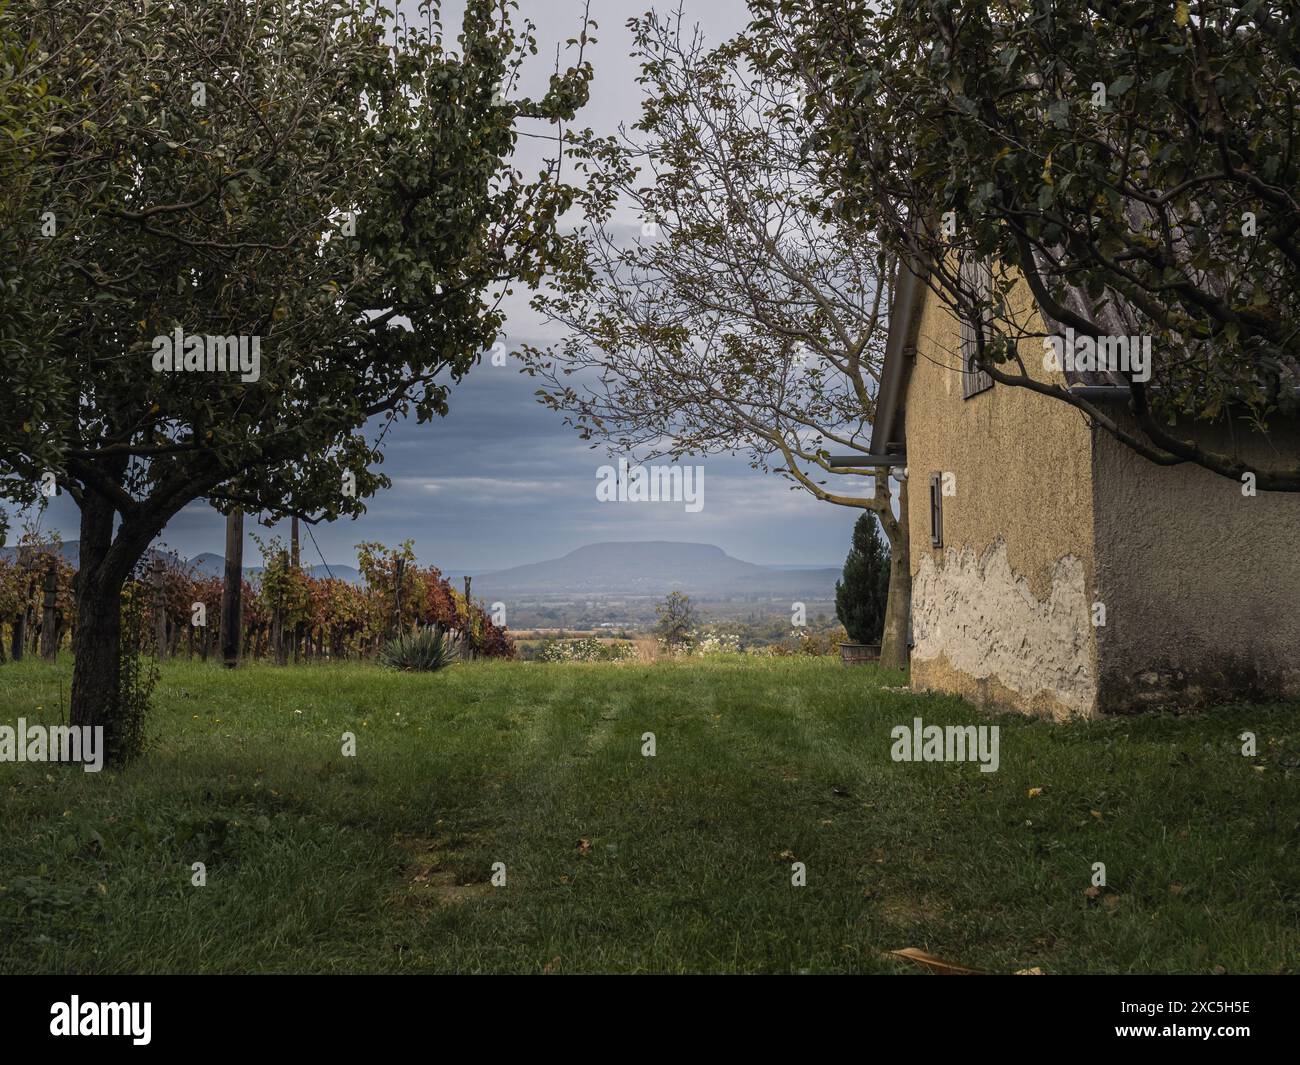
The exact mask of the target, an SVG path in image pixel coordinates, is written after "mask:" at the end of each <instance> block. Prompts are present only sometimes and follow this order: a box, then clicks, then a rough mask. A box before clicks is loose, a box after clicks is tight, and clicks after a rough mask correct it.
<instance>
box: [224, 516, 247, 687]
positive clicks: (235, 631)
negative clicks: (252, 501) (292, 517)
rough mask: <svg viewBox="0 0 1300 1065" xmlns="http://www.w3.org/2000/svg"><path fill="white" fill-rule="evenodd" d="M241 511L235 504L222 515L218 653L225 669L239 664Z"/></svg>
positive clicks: (242, 563)
mask: <svg viewBox="0 0 1300 1065" xmlns="http://www.w3.org/2000/svg"><path fill="white" fill-rule="evenodd" d="M243 579H244V512H243V511H242V510H240V509H238V508H236V509H234V510H232V511H231V512H230V513H229V514H227V515H226V575H225V585H224V586H223V587H222V589H221V655H222V658H223V659H224V660H225V664H226V668H227V669H236V668H238V666H239V649H240V646H239V645H240V643H241V640H242V636H243V630H244V623H243V622H244V619H243V591H244V588H243Z"/></svg>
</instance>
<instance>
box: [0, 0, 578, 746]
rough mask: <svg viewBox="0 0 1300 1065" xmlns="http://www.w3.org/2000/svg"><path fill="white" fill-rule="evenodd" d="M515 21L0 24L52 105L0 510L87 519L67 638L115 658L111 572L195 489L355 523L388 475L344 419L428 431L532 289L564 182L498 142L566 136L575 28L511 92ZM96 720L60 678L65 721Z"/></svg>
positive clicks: (471, 13)
mask: <svg viewBox="0 0 1300 1065" xmlns="http://www.w3.org/2000/svg"><path fill="white" fill-rule="evenodd" d="M514 6H515V5H514V4H512V3H510V2H509V0H470V2H469V3H468V4H467V5H466V9H465V14H464V18H463V21H462V24H461V27H460V32H459V35H458V36H456V37H455V38H454V40H452V39H450V38H449V36H448V35H447V34H446V33H445V32H444V30H443V27H442V25H441V21H440V14H439V7H438V5H437V4H436V3H433V4H426V5H422V7H421V10H420V13H419V20H418V22H407V21H405V20H400V19H395V18H394V17H393V15H392V14H391V13H390V12H387V11H385V10H384V9H383V8H379V7H374V6H367V5H361V4H359V3H353V2H344V0H269V2H267V3H259V4H233V5H232V4H228V3H224V2H222V3H218V2H216V0H194V2H187V3H168V2H161V3H154V4H150V5H139V4H135V3H128V2H125V0H107V2H103V0H95V2H94V3H91V2H89V0H67V2H61V3H59V4H55V5H51V4H46V3H42V2H40V0H13V2H12V3H11V4H10V5H9V9H8V10H9V12H10V14H11V16H12V17H11V18H10V20H9V21H8V22H7V23H5V26H6V30H7V32H8V33H9V34H11V35H15V34H18V35H19V36H18V37H17V45H16V46H15V44H14V38H13V36H11V37H10V40H9V43H8V44H7V45H6V48H7V49H8V50H9V51H19V52H21V54H22V55H24V56H25V57H26V58H25V61H24V65H23V68H22V70H21V80H22V82H23V83H24V84H25V85H26V86H28V88H29V90H30V92H31V93H32V95H33V96H35V97H37V98H45V97H49V98H52V99H54V100H56V101H57V103H56V104H55V105H54V106H52V107H50V108H47V109H45V111H44V112H43V118H44V121H43V123H42V124H41V125H39V127H37V128H36V129H35V130H34V131H33V132H32V133H31V135H30V137H29V138H28V141H29V143H30V145H31V149H30V151H29V152H28V156H27V157H26V159H18V160H17V161H16V165H20V167H21V168H22V170H23V175H24V177H25V179H26V181H25V184H24V185H23V187H22V189H21V201H22V202H20V203H12V202H10V201H9V200H6V204H5V206H6V212H7V214H8V216H9V217H10V218H12V219H13V220H14V222H15V228H14V231H12V232H8V236H7V237H6V241H7V243H9V245H10V246H9V247H8V248H7V249H6V251H7V252H14V253H15V254H16V255H17V256H18V257H19V258H20V259H23V260H24V261H25V262H26V263H27V264H29V265H28V266H27V267H26V274H27V276H25V277H23V278H21V279H20V282H19V283H17V284H7V285H6V288H5V290H4V299H5V305H4V307H3V308H0V309H2V310H3V311H4V314H3V315H0V317H3V318H4V319H5V320H6V321H8V320H9V315H10V313H14V314H15V315H16V316H17V320H20V321H23V322H24V324H23V326H22V327H21V328H6V329H5V331H4V332H3V334H0V343H3V346H4V347H3V357H4V363H5V382H6V388H5V389H4V390H3V392H2V393H0V493H3V494H4V495H8V496H10V497H19V498H30V497H31V493H32V488H31V486H32V485H33V484H34V483H38V482H40V480H41V479H42V477H43V475H45V474H47V473H52V474H53V475H54V478H55V479H56V480H57V483H58V485H59V486H60V489H61V490H62V491H66V492H68V493H70V494H71V495H72V497H73V498H74V499H75V501H76V502H77V504H78V506H79V507H80V509H81V560H82V565H81V571H80V573H79V576H78V581H79V583H80V585H81V587H80V588H79V592H80V595H79V611H80V617H79V624H78V633H79V639H80V638H81V637H84V638H85V642H86V643H87V647H89V646H90V645H95V646H100V647H101V649H103V648H107V647H108V646H110V645H113V646H114V653H115V643H116V629H115V626H116V623H117V622H116V620H115V619H116V615H115V610H116V606H115V603H116V594H117V590H118V589H120V586H121V582H122V581H123V580H124V579H125V577H126V576H127V574H128V573H129V572H130V570H131V568H132V566H133V565H134V564H135V563H136V561H137V560H138V559H139V558H140V556H141V554H142V553H143V551H144V550H145V548H146V547H147V545H148V543H149V542H150V541H151V540H152V539H153V538H154V537H155V536H156V535H157V534H158V533H159V532H160V531H161V529H162V528H163V527H164V525H165V524H166V523H167V521H168V520H169V519H170V518H171V517H172V516H173V515H175V514H176V513H177V512H178V511H179V510H180V509H181V508H182V507H183V506H185V505H186V504H187V503H189V502H191V501H192V500H195V499H199V498H206V499H209V500H211V501H212V502H213V503H214V504H215V505H217V506H218V507H219V508H229V507H233V506H243V507H246V508H250V509H256V510H260V511H263V512H265V513H266V514H267V516H268V517H269V518H275V517H279V516H283V515H286V514H301V515H303V516H305V517H307V518H308V519H309V520H315V519H321V518H325V519H328V518H333V517H336V516H339V515H343V514H356V513H358V512H359V511H360V510H361V509H362V508H363V505H364V504H363V500H364V499H365V497H366V496H368V495H370V494H372V493H373V492H374V491H375V490H376V489H377V488H379V487H381V486H382V485H384V484H385V483H386V480H385V478H383V477H382V475H381V474H379V473H378V471H376V470H375V469H374V468H373V467H374V465H375V464H376V463H378V462H379V461H380V459H381V457H382V454H381V450H380V447H379V441H378V440H376V439H375V438H374V434H373V433H372V434H370V435H367V423H368V422H370V420H371V419H373V418H376V417H385V418H393V417H398V416H403V415H408V414H414V415H415V417H417V418H418V419H419V420H426V419H428V418H431V417H432V416H434V415H436V414H442V413H445V411H446V409H447V395H448V389H449V386H450V385H451V384H452V383H454V382H455V381H456V380H457V379H459V378H460V377H461V376H462V375H463V374H464V373H465V372H466V371H467V370H469V368H470V367H471V366H472V365H473V364H474V363H475V361H476V360H477V359H478V358H479V357H480V353H481V352H482V351H483V350H485V349H486V348H489V347H490V346H491V344H492V342H493V341H494V339H495V337H496V335H497V334H498V332H499V330H500V327H501V324H502V321H503V314H502V310H501V299H502V297H503V296H504V295H505V293H506V292H507V291H508V290H509V287H510V285H511V284H513V283H516V282H522V283H524V284H528V285H536V284H537V282H538V280H539V279H540V278H541V276H542V275H543V273H544V272H545V270H546V268H547V264H548V262H549V261H550V260H551V259H552V257H553V256H554V255H555V253H556V251H557V249H558V244H557V241H558V237H557V233H556V220H557V219H558V218H559V216H560V215H561V214H562V213H563V212H564V211H565V210H566V209H567V208H568V206H569V205H570V204H571V203H572V201H573V197H574V190H573V189H572V188H571V187H569V186H568V185H566V184H565V183H564V182H563V181H561V180H560V178H559V176H558V164H554V165H552V166H550V167H548V168H547V169H545V170H544V171H543V172H541V173H540V174H538V175H536V176H535V177H526V176H525V175H524V174H522V173H521V172H520V171H519V170H518V169H516V168H515V167H514V166H513V165H512V164H511V162H510V156H511V153H512V150H513V148H514V145H515V142H516V138H517V136H518V130H517V125H516V124H517V121H518V120H519V119H521V118H534V119H540V120H542V121H546V122H552V123H558V122H561V121H564V120H568V119H571V118H573V116H574V114H575V112H576V110H577V109H578V108H579V107H580V106H581V105H582V104H583V102H584V101H585V99H586V94H587V86H588V82H589V80H590V77H591V71H590V67H589V66H588V64H587V63H586V62H585V60H583V59H582V55H581V53H582V48H583V46H584V45H585V43H586V41H587V40H588V36H587V34H588V30H589V28H590V26H591V25H592V24H590V23H584V25H583V27H582V32H581V34H580V36H579V37H578V38H576V39H575V44H576V46H577V50H578V55H577V59H576V62H575V64H574V65H573V66H571V67H569V68H568V69H567V70H559V69H557V71H556V73H555V75H554V76H553V77H552V78H551V82H550V87H549V91H548V92H547V93H546V94H545V96H544V97H542V98H541V99H538V100H529V99H519V98H517V94H516V89H515V82H516V80H517V77H518V74H519V69H520V64H521V63H522V62H523V58H524V57H525V56H526V55H528V54H530V53H531V52H533V51H535V47H536V46H535V41H534V38H533V35H532V30H531V27H530V26H528V25H525V26H524V27H523V28H522V30H517V29H516V28H515V27H514V26H513V24H512V21H511V17H510V15H511V9H512V8H513V7H514ZM20 27H21V30H20V29H19V28H20ZM6 165H10V164H9V163H6ZM8 257H9V256H8V255H6V259H8ZM30 264H35V265H34V266H32V265H30ZM37 268H39V269H37ZM227 343H234V345H235V346H234V347H233V348H227V347H225V345H226V344H227ZM172 347H174V348H175V351H174V355H175V357H176V358H175V368H172V367H173V363H172V361H171V360H170V359H168V358H166V357H164V355H165V354H168V353H169V352H164V351H162V350H161V349H168V348H172ZM214 349H215V358H214ZM233 351H238V352H239V353H240V354H241V355H243V356H244V362H243V363H241V365H240V366H239V368H238V370H233V369H231V368H229V367H228V368H227V369H225V370H222V369H221V368H220V366H221V361H220V360H221V359H222V357H223V356H224V355H227V354H229V353H230V352H233ZM254 352H256V353H257V359H256V360H255V365H254V359H253V353H254ZM182 353H183V354H182ZM214 365H215V367H216V368H215V369H214ZM92 604H98V606H94V605H92ZM109 604H113V605H112V606H110V605H109ZM96 610H98V611H100V612H101V614H102V616H99V617H96V616H95V615H94V613H93V612H94V611H96ZM88 611H90V612H91V613H88ZM110 615H112V617H110ZM101 630H102V631H101ZM101 637H102V639H101ZM102 653H103V654H104V655H105V658H104V660H103V661H101V662H99V663H98V666H100V667H102V669H103V670H106V671H108V678H107V679H108V680H109V681H110V683H109V684H108V685H107V687H108V689H109V690H110V692H111V688H112V684H111V680H112V677H113V676H115V673H114V672H113V670H114V669H115V666H114V665H113V661H111V660H110V656H109V654H108V652H107V650H102ZM114 661H115V660H114ZM89 664H90V663H89V660H88V659H86V658H84V656H83V653H82V649H81V647H80V644H79V648H78V672H79V673H83V674H84V672H85V669H84V668H83V667H86V666H88V665H89ZM104 679H105V678H104V677H100V678H99V679H98V680H97V681H96V682H95V683H96V686H97V689H98V688H103V687H104ZM110 702H111V694H110V695H109V696H104V695H102V694H100V693H99V692H98V691H96V692H94V693H92V692H90V691H87V690H86V689H85V688H84V687H83V686H82V683H79V682H78V681H76V680H74V692H73V713H74V720H78V721H79V722H80V723H84V724H92V723H99V721H98V719H99V718H101V717H103V716H104V715H105V714H110V713H111V710H110V709H109V703H110Z"/></svg>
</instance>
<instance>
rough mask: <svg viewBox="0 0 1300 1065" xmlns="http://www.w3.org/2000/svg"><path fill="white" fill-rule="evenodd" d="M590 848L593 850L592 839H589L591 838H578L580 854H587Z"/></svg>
mask: <svg viewBox="0 0 1300 1065" xmlns="http://www.w3.org/2000/svg"><path fill="white" fill-rule="evenodd" d="M589 850H591V840H589V839H580V840H578V853H579V854H586V853H587V852H588V851H589Z"/></svg>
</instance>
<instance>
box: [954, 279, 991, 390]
mask: <svg viewBox="0 0 1300 1065" xmlns="http://www.w3.org/2000/svg"><path fill="white" fill-rule="evenodd" d="M961 283H962V288H963V289H965V290H967V291H970V292H973V293H975V295H976V297H977V298H978V299H979V300H981V301H987V300H988V299H989V297H990V295H991V294H992V292H993V268H992V266H990V264H989V261H988V260H987V259H972V260H969V261H967V262H963V263H962V266H961ZM982 313H983V315H984V318H983V321H981V322H978V323H976V322H971V321H968V320H967V318H966V317H965V316H963V317H962V320H961V369H962V373H961V394H962V398H963V399H970V397H971V396H974V395H978V394H979V393H980V392H984V391H986V390H987V389H990V388H992V387H993V378H992V377H990V376H989V375H988V374H987V373H986V372H985V371H983V370H981V369H978V368H977V367H976V365H975V358H976V356H977V355H978V354H979V341H980V335H981V334H982V335H983V339H984V340H985V341H986V342H987V340H988V339H989V336H990V334H991V330H990V328H989V326H990V323H989V318H988V315H989V312H988V309H987V308H985V309H984V310H983V312H982Z"/></svg>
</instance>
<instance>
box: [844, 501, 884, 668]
mask: <svg viewBox="0 0 1300 1065" xmlns="http://www.w3.org/2000/svg"><path fill="white" fill-rule="evenodd" d="M888 597H889V552H888V550H887V549H886V547H885V544H884V542H883V541H882V540H881V539H880V532H879V529H878V523H877V521H876V518H875V515H874V514H869V513H868V514H863V515H862V516H861V517H860V518H858V520H857V522H856V523H855V524H854V526H853V546H852V547H851V548H850V549H849V555H848V558H846V559H845V560H844V579H843V580H842V581H836V582H835V613H836V615H837V616H838V617H839V619H840V624H842V625H843V626H844V631H845V632H847V633H848V634H849V639H850V640H852V641H853V642H854V643H870V644H875V643H879V642H880V635H881V633H882V632H883V631H884V628H885V605H886V602H887V601H888Z"/></svg>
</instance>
